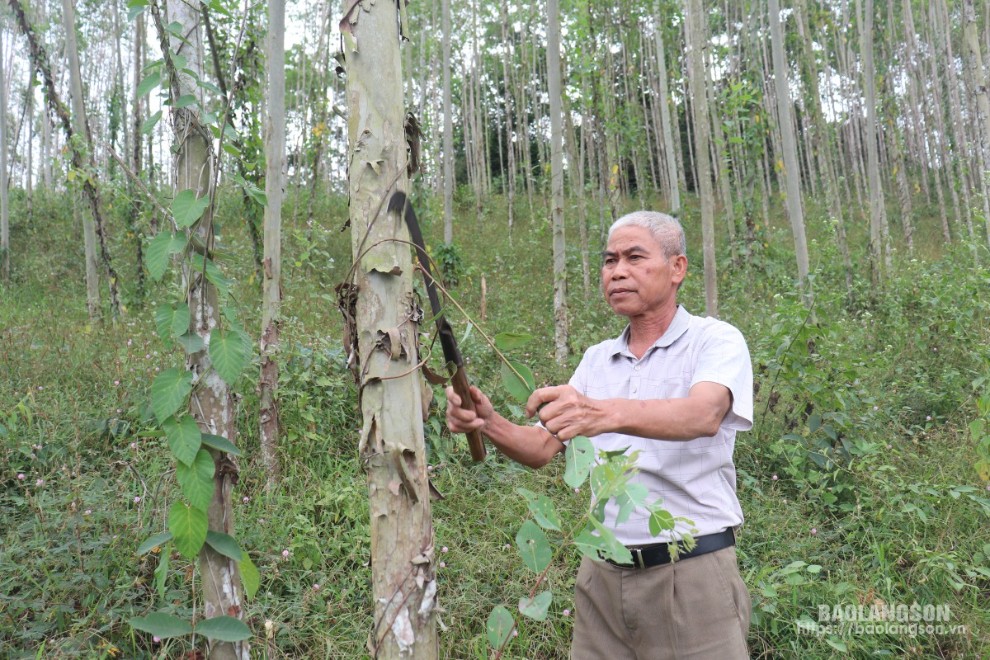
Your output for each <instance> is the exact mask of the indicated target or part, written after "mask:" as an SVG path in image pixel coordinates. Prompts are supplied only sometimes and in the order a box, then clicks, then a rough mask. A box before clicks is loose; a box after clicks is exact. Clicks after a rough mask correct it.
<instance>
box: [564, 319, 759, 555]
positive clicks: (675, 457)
mask: <svg viewBox="0 0 990 660" xmlns="http://www.w3.org/2000/svg"><path fill="white" fill-rule="evenodd" d="M628 338H629V328H626V330H625V331H624V332H623V333H622V334H621V335H620V336H619V337H618V338H616V339H611V340H608V341H604V342H602V343H600V344H597V345H595V346H592V347H591V348H589V349H588V350H587V351H586V352H585V354H584V357H583V358H582V360H581V363H580V364H579V365H578V367H577V369H576V370H575V372H574V375H573V376H572V377H571V380H570V384H571V385H572V386H573V387H574V388H575V389H576V390H577V391H579V392H581V393H582V394H584V395H585V396H588V397H589V398H592V399H637V400H650V399H671V398H682V397H686V396H688V391H689V390H690V389H691V387H692V386H693V385H694V384H695V383H699V382H713V383H719V384H720V385H724V386H725V387H727V388H728V389H729V391H730V392H731V393H732V406H731V408H730V410H729V412H728V414H727V415H726V417H725V419H724V420H723V421H722V426H721V427H720V428H719V431H718V433H716V434H715V435H714V436H712V437H706V438H696V439H694V440H664V439H663V438H657V439H650V438H639V437H636V436H630V435H623V434H621V433H604V434H602V435H599V436H595V437H593V438H591V441H592V443H593V444H594V445H595V447H596V448H597V449H598V450H600V451H601V450H604V451H617V450H620V449H624V448H628V450H629V451H639V459H638V461H637V467H638V468H639V473H638V474H637V475H636V476H635V477H633V481H634V482H637V483H641V484H643V485H644V486H646V487H647V489H648V490H649V492H650V497H649V498H648V501H653V500H655V499H656V498H658V497H660V498H663V507H664V508H665V509H667V510H668V511H669V512H670V513H671V514H673V515H674V516H675V517H678V516H683V517H685V518H689V519H690V520H692V521H694V527H695V528H696V529H697V534H696V535H704V534H713V533H716V532H720V531H722V530H724V529H726V528H728V527H735V526H737V525H740V524H741V523H742V521H743V514H742V509H741V507H740V506H739V500H738V498H737V497H736V468H735V465H733V463H732V452H733V449H734V446H735V437H736V431H748V430H749V429H751V428H752V427H753V368H752V364H751V362H750V357H749V349H748V348H747V346H746V340H745V339H744V338H743V336H742V333H740V332H739V330H737V329H736V328H735V327H733V326H731V325H729V324H728V323H725V322H724V321H719V320H718V319H713V318H710V317H706V318H702V317H699V316H693V315H692V314H690V313H688V311H687V310H685V309H684V308H683V307H681V306H679V307H678V308H677V313H676V314H675V316H674V319H673V321H672V322H671V324H670V327H668V328H667V331H666V332H665V333H664V334H663V336H662V337H660V339H658V340H657V341H656V343H654V344H653V346H651V347H650V348H649V349H647V351H646V353H644V354H643V357H642V358H640V359H637V358H636V356H634V355H633V354H632V353H631V352H630V351H629V345H628ZM617 512H618V505H617V504H616V503H615V502H614V501H610V502H608V503H607V504H606V506H605V521H604V522H605V525H606V526H607V527H609V528H611V529H612V530H614V531H615V533H616V536H617V537H618V539H619V540H620V541H621V542H622V543H624V544H625V545H643V544H648V543H658V542H663V541H669V540H672V538H671V535H670V534H669V533H665V534H662V535H661V536H659V537H654V536H651V535H650V530H649V524H648V522H649V519H648V516H649V514H648V512H646V511H645V510H643V509H637V510H636V511H634V512H633V513H632V515H631V516H630V517H629V519H628V520H626V521H625V522H623V523H622V524H616V514H617ZM685 530H686V528H685V526H683V525H679V526H678V528H677V530H676V531H677V532H678V534H676V535H675V536H674V538H676V537H677V536H679V532H682V531H685Z"/></svg>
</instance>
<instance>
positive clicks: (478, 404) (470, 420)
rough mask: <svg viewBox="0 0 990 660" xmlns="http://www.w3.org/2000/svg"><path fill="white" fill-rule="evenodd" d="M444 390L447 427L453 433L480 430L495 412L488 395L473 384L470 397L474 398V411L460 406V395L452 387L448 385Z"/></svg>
mask: <svg viewBox="0 0 990 660" xmlns="http://www.w3.org/2000/svg"><path fill="white" fill-rule="evenodd" d="M446 392H447V428H449V429H450V430H451V431H452V432H454V433H468V432H469V431H481V430H482V429H483V428H484V426H485V424H486V423H487V421H488V419H489V418H490V417H491V416H492V415H493V414H494V412H495V409H494V408H493V407H492V402H491V401H489V400H488V397H487V396H485V395H484V393H482V391H481V390H479V389H478V388H477V387H475V386H473V385H472V386H471V398H472V399H474V408H475V409H474V412H472V411H470V410H467V409H466V408H462V407H461V403H462V401H461V397H459V396H458V395H457V393H456V392H454V388H453V387H448V388H447V390H446Z"/></svg>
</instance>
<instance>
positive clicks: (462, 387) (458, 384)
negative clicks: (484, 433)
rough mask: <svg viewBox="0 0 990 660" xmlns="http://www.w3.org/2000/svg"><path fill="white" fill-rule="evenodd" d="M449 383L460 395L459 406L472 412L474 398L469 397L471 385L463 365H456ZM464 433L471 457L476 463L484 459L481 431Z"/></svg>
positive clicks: (483, 442) (483, 443)
mask: <svg viewBox="0 0 990 660" xmlns="http://www.w3.org/2000/svg"><path fill="white" fill-rule="evenodd" d="M450 384H451V385H452V386H453V388H454V391H455V392H457V396H459V397H461V407H462V408H464V409H465V410H470V411H471V412H474V399H473V398H472V397H471V387H470V385H469V384H468V377H467V372H466V371H464V367H457V370H456V371H455V372H454V375H453V376H451V378H450ZM465 435H467V440H468V446H469V447H470V448H471V458H473V459H474V461H475V462H476V463H477V462H480V461H483V460H485V453H486V452H485V441H484V440H482V438H481V432H480V431H471V432H470V433H467V434H465Z"/></svg>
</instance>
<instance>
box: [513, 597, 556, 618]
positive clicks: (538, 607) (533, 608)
mask: <svg viewBox="0 0 990 660" xmlns="http://www.w3.org/2000/svg"><path fill="white" fill-rule="evenodd" d="M552 602H553V592H551V591H550V590H547V591H544V592H543V593H541V594H537V595H536V596H535V597H534V598H526V597H525V596H524V597H523V598H520V599H519V611H520V612H521V613H522V615H523V616H526V617H529V618H530V619H533V620H534V621H545V620H546V618H547V610H549V609H550V603H552Z"/></svg>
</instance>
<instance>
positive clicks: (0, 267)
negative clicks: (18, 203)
mask: <svg viewBox="0 0 990 660" xmlns="http://www.w3.org/2000/svg"><path fill="white" fill-rule="evenodd" d="M7 75H8V72H7V70H6V64H5V62H4V58H3V30H0V278H3V281H4V282H8V281H10V209H9V208H8V207H7V203H8V200H7ZM28 93H29V94H30V93H31V90H28ZM29 117H30V115H29ZM28 148H29V149H30V142H29V143H28Z"/></svg>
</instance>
